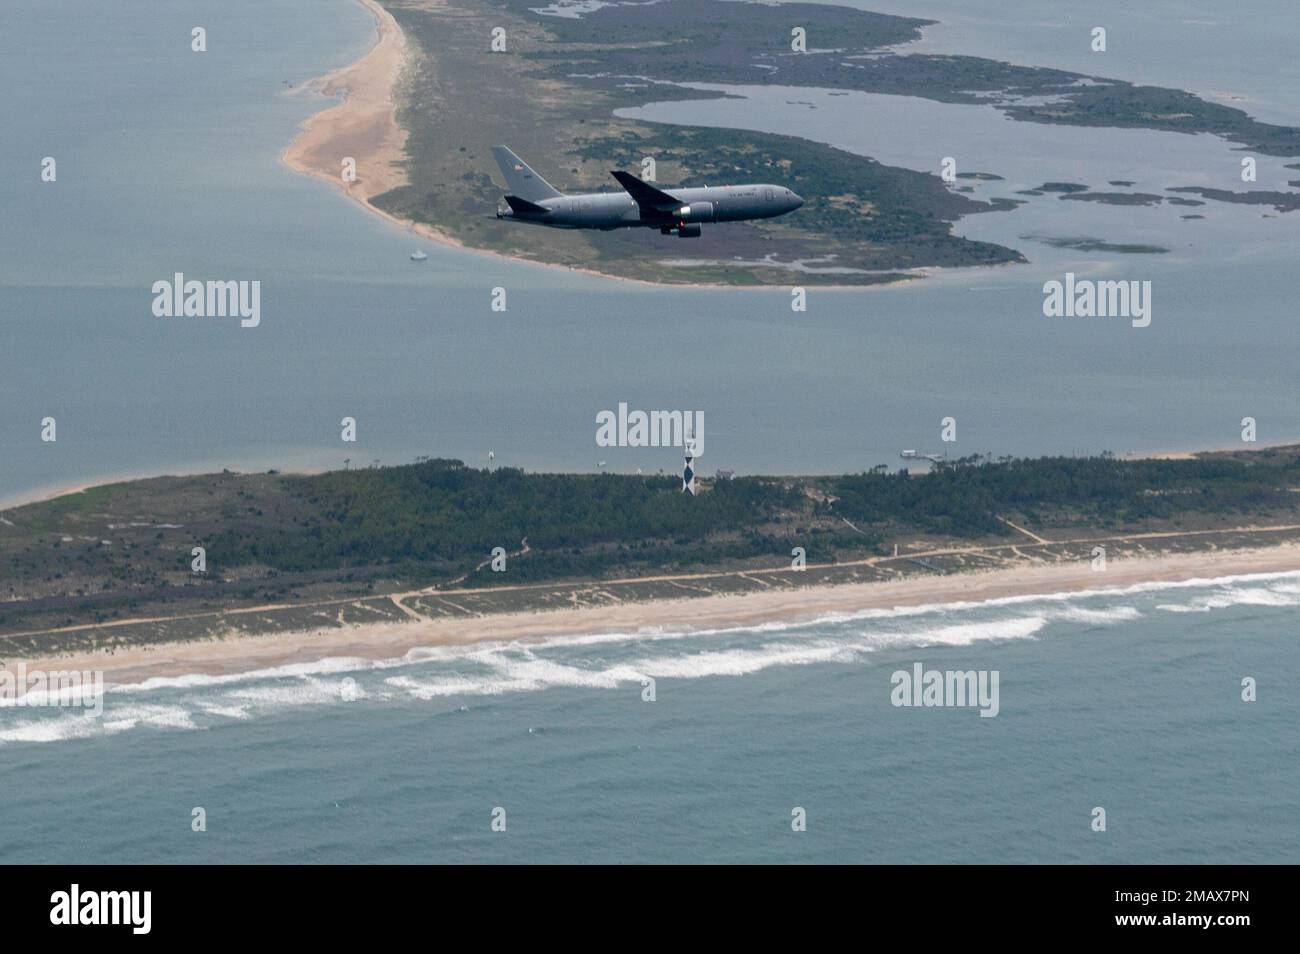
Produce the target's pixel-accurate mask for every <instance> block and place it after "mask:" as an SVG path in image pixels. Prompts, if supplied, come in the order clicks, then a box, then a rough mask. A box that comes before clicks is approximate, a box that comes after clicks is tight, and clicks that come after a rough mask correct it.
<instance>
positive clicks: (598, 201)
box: [497, 183, 803, 231]
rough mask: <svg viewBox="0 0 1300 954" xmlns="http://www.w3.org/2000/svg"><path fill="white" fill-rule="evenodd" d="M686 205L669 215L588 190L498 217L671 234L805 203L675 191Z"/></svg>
mask: <svg viewBox="0 0 1300 954" xmlns="http://www.w3.org/2000/svg"><path fill="white" fill-rule="evenodd" d="M671 191H672V194H673V195H674V196H675V197H677V198H678V199H680V200H681V203H682V204H681V206H680V207H679V208H677V209H673V210H669V211H662V212H661V211H657V210H651V209H646V208H644V207H642V206H640V205H638V204H637V202H636V200H635V199H633V198H632V197H631V196H630V195H629V194H628V193H626V192H588V193H585V194H581V195H563V196H559V197H557V198H553V199H542V200H540V201H537V202H535V203H534V204H535V205H537V206H540V207H541V208H543V209H545V210H546V211H545V212H532V211H528V210H515V209H511V208H509V207H508V206H507V207H505V208H503V209H500V210H498V212H497V217H498V218H510V219H518V220H519V221H521V222H535V223H537V224H539V225H547V226H550V227H552V228H561V229H622V228H637V227H646V228H658V229H661V230H665V231H667V230H671V229H676V228H678V227H680V226H681V225H687V226H690V225H698V224H701V223H705V222H743V221H745V220H747V219H770V218H773V217H775V216H778V215H784V214H785V213H787V212H792V211H794V210H795V209H797V208H799V206H801V205H803V199H801V198H800V197H799V196H797V195H795V193H793V192H791V191H790V190H789V189H787V188H785V187H784V186H776V185H768V184H766V183H762V184H758V185H736V186H701V187H697V188H692V189H679V188H674V189H672V190H671Z"/></svg>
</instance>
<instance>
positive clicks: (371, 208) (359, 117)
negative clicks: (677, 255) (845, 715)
mask: <svg viewBox="0 0 1300 954" xmlns="http://www.w3.org/2000/svg"><path fill="white" fill-rule="evenodd" d="M357 2H358V3H360V4H361V5H362V6H364V7H365V8H366V9H367V10H369V11H370V13H371V15H372V16H374V18H375V25H376V37H375V45H374V46H373V47H371V48H370V51H369V52H367V53H366V55H365V56H363V57H362V58H361V59H359V60H357V61H356V62H355V63H352V64H350V65H349V66H345V67H343V68H342V69H340V70H337V71H335V72H333V73H329V74H327V75H325V76H320V77H317V78H316V79H314V80H311V81H310V82H308V83H306V84H305V85H303V86H301V87H299V88H298V89H297V90H295V92H308V93H314V94H316V95H321V96H339V97H342V99H343V101H342V102H341V103H339V104H338V105H336V106H331V107H330V108H328V109H325V110H322V111H321V112H319V113H316V114H314V115H312V116H310V117H308V118H307V119H306V120H305V121H304V122H303V123H302V126H301V128H300V131H299V133H298V136H297V137H296V138H295V139H294V140H293V142H291V143H290V144H289V145H288V147H286V148H285V150H284V152H283V153H282V154H281V157H280V158H281V161H282V162H283V163H284V164H285V165H286V166H288V167H289V168H290V169H292V170H294V171H295V172H299V173H302V174H304V175H310V176H315V177H316V178H318V179H323V180H325V181H326V182H329V183H332V184H333V185H335V186H337V187H338V188H340V189H342V190H343V192H344V194H345V195H347V196H348V197H349V198H351V199H352V200H354V201H355V202H357V203H358V204H359V205H360V206H361V207H362V208H364V209H365V210H366V211H367V212H370V213H372V214H373V215H378V216H379V217H381V218H383V219H385V220H387V221H389V222H391V223H392V224H393V225H396V226H398V227H399V228H402V229H404V230H406V231H409V232H411V233H413V234H415V235H418V236H419V237H421V238H423V239H427V240H428V241H430V242H434V243H436V244H439V245H445V246H448V247H450V248H456V249H460V250H461V251H464V252H472V253H473V254H475V255H485V256H489V257H491V258H497V259H504V260H507V261H510V262H516V263H519V264H523V265H531V266H534V267H537V268H554V269H560V270H562V271H566V272H575V273H577V274H580V275H591V276H594V277H596V278H603V279H606V280H608V281H617V282H624V283H627V284H631V285H639V286H643V287H646V288H692V289H705V288H707V289H716V290H729V289H734V288H735V287H736V286H734V285H727V284H723V283H719V282H652V281H646V280H644V279H640V278H627V277H624V276H622V275H610V274H608V273H606V272H601V271H597V270H596V269H591V268H578V267H574V266H571V265H559V264H555V263H553V262H537V261H532V260H530V259H524V258H515V257H513V256H510V255H503V254H502V253H500V252H494V251H492V250H490V249H481V248H472V247H470V246H467V245H466V244H465V243H463V242H461V241H460V240H459V239H457V238H456V237H455V236H452V235H449V234H448V233H446V232H444V231H442V230H441V229H436V228H434V227H432V226H430V225H427V224H425V223H423V222H412V221H410V220H408V219H402V218H398V217H397V216H395V215H392V214H391V213H389V212H386V211H384V210H383V209H381V208H379V207H378V206H375V205H373V204H372V203H371V201H370V200H371V199H373V198H374V197H375V196H378V195H382V194H383V193H385V192H387V191H389V190H390V189H395V188H398V187H399V186H403V185H406V184H407V180H406V174H405V172H404V170H403V163H404V161H405V159H406V131H405V130H404V129H402V127H401V125H400V124H399V123H398V121H397V87H398V83H399V82H400V80H401V76H402V70H403V69H404V68H405V67H406V66H407V64H408V62H409V58H410V57H411V56H413V55H415V54H414V53H413V52H412V48H411V45H410V44H409V43H408V42H407V40H406V35H405V34H404V33H403V32H402V28H401V27H400V26H398V24H397V21H396V20H395V19H393V16H392V14H390V13H389V12H388V11H387V10H385V9H384V8H383V7H382V6H381V5H380V4H379V3H377V2H376V0H357ZM345 157H351V158H352V159H354V160H356V179H355V180H353V181H345V180H344V178H343V176H342V171H343V166H342V162H343V159H344V158H345ZM985 267H988V268H998V267H1001V266H985ZM896 271H898V272H899V273H900V274H906V275H907V277H906V278H902V279H899V280H898V281H893V282H884V283H880V284H873V285H818V286H816V287H817V291H818V292H823V291H840V292H849V291H858V292H860V291H879V290H881V289H884V288H892V287H897V286H898V285H903V284H907V283H909V282H913V281H916V280H918V279H922V278H928V277H930V276H931V275H932V274H933V272H932V270H931V269H925V268H911V269H897V270H896ZM794 277H795V276H794V275H793V274H792V276H791V278H792V280H793V279H794ZM780 287H784V286H780Z"/></svg>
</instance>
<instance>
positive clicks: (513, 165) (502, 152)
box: [492, 146, 564, 202]
mask: <svg viewBox="0 0 1300 954" xmlns="http://www.w3.org/2000/svg"><path fill="white" fill-rule="evenodd" d="M492 155H493V156H495V157H496V160H497V165H498V166H500V167H501V174H502V175H503V176H505V177H506V185H508V186H509V187H510V191H511V193H512V194H514V195H516V196H518V197H519V198H521V199H524V200H525V201H527V202H540V201H542V200H543V199H558V198H559V197H560V196H562V195H563V194H564V193H562V192H560V191H559V190H558V189H556V188H555V187H553V186H552V185H551V184H550V183H549V182H547V181H546V180H545V179H543V178H542V177H541V176H539V175H538V174H537V173H536V172H534V171H533V170H532V169H531V168H530V167H529V165H528V163H526V162H524V161H523V160H522V159H520V158H519V157H518V156H516V155H515V154H514V153H513V152H511V151H510V148H509V147H508V146H493V147H492ZM507 201H509V200H507Z"/></svg>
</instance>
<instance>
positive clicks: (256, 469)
mask: <svg viewBox="0 0 1300 954" xmlns="http://www.w3.org/2000/svg"><path fill="white" fill-rule="evenodd" d="M555 267H556V268H562V267H564V266H559V265H557V266H555ZM628 281H634V279H628ZM1296 445H1300V436H1297V437H1294V438H1291V439H1289V440H1278V441H1267V442H1264V443H1257V444H1254V445H1251V446H1250V447H1249V448H1248V449H1249V450H1252V451H1263V450H1271V449H1274V448H1279V447H1294V446H1296ZM1241 449H1242V447H1240V446H1239V445H1236V444H1234V445H1232V446H1224V445H1222V444H1220V445H1215V446H1204V447H1193V448H1176V449H1169V448H1164V449H1147V450H1140V451H1124V452H1122V453H1117V454H1116V455H1115V456H1116V457H1118V458H1121V459H1123V460H1190V459H1193V458H1195V457H1198V456H1200V455H1202V454H1226V453H1230V452H1232V451H1236V450H1241ZM1036 456H1038V455H1036ZM243 466H245V467H246V468H247V469H244V470H236V469H235V468H233V467H229V465H226V469H229V470H230V471H231V472H232V473H235V474H254V473H261V472H264V471H265V470H267V469H269V468H274V469H276V470H278V471H279V472H280V473H281V474H284V475H285V476H289V477H311V476H315V475H318V474H324V473H329V470H320V469H311V468H307V469H297V468H295V469H292V470H289V469H285V468H284V467H283V466H278V467H277V466H276V464H275V462H273V461H268V462H265V463H264V464H258V465H250V464H247V463H245V464H244V465H243ZM512 466H513V465H512ZM518 466H523V465H518ZM221 469H222V467H221V466H219V465H216V464H211V465H208V464H198V465H195V467H193V468H189V467H185V468H181V469H179V470H168V471H166V472H165V473H157V472H133V473H123V474H100V475H97V476H93V477H85V478H81V479H79V480H75V481H74V482H72V483H69V484H59V485H46V486H44V487H35V488H33V489H31V490H26V491H18V492H17V493H15V494H13V495H12V496H9V497H3V498H0V513H5V512H6V511H9V510H17V509H18V508H19V507H27V506H31V505H32V504H39V503H49V502H50V501H51V500H57V499H59V498H60V497H66V496H70V495H72V494H80V493H85V492H86V491H88V490H94V489H95V488H97V487H105V486H108V485H110V484H120V483H127V482H130V481H138V480H153V479H155V478H159V477H201V476H204V475H205V474H214V473H218V472H220V470H221ZM524 469H525V470H528V469H529V468H527V467H524ZM532 472H534V473H579V471H532ZM610 473H620V471H610ZM837 473H838V472H837V471H828V472H827V473H826V475H835V474H837ZM826 475H822V474H818V473H812V474H807V473H794V472H791V473H784V472H779V471H777V472H772V473H766V474H764V475H763V476H765V477H816V476H826Z"/></svg>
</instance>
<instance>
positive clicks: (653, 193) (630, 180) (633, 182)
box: [610, 172, 686, 212]
mask: <svg viewBox="0 0 1300 954" xmlns="http://www.w3.org/2000/svg"><path fill="white" fill-rule="evenodd" d="M610 175H612V176H613V177H614V178H615V179H617V180H618V184H619V185H621V186H622V187H623V188H624V189H626V190H627V192H628V195H630V196H631V197H632V198H633V199H635V200H636V204H637V205H639V206H641V208H643V209H650V210H652V211H654V212H673V211H676V210H677V209H680V208H681V207H682V206H683V205H685V204H686V203H684V202H682V200H681V199H678V198H676V197H675V196H671V195H669V194H668V193H667V192H661V191H660V190H659V189H656V188H655V187H654V186H652V185H648V184H647V183H645V182H642V181H641V180H640V179H638V178H637V177H636V176H634V175H630V174H628V173H626V172H611V173H610Z"/></svg>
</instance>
